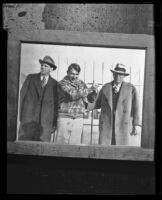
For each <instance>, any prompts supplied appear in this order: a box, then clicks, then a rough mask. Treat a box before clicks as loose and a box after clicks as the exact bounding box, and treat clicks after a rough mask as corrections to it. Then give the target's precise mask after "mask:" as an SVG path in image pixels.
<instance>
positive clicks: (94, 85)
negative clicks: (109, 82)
mask: <svg viewBox="0 0 162 200" xmlns="http://www.w3.org/2000/svg"><path fill="white" fill-rule="evenodd" d="M98 87H99V85H98V84H97V83H93V84H92V86H91V89H92V90H94V91H95V92H96V93H98Z"/></svg>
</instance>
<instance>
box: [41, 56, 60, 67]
mask: <svg viewBox="0 0 162 200" xmlns="http://www.w3.org/2000/svg"><path fill="white" fill-rule="evenodd" d="M39 62H40V64H43V63H45V64H48V65H50V67H52V68H53V70H55V69H56V68H57V66H56V65H55V62H54V60H53V59H52V58H51V57H50V56H45V57H44V58H43V60H42V59H39Z"/></svg>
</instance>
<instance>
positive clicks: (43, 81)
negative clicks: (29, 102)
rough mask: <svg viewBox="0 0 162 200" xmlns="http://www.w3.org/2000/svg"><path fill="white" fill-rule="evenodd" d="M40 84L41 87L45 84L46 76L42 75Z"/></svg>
mask: <svg viewBox="0 0 162 200" xmlns="http://www.w3.org/2000/svg"><path fill="white" fill-rule="evenodd" d="M41 85H42V88H43V87H44V86H45V85H46V78H45V76H43V79H42V80H41Z"/></svg>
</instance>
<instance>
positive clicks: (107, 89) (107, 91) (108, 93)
mask: <svg viewBox="0 0 162 200" xmlns="http://www.w3.org/2000/svg"><path fill="white" fill-rule="evenodd" d="M104 93H105V96H106V98H107V100H108V104H109V106H110V108H111V110H112V82H111V83H108V84H107V87H105V89H104Z"/></svg>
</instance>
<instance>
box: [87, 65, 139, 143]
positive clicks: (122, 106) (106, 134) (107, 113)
mask: <svg viewBox="0 0 162 200" xmlns="http://www.w3.org/2000/svg"><path fill="white" fill-rule="evenodd" d="M111 72H112V73H113V79H114V80H113V81H112V82H110V83H106V84H105V85H104V86H103V87H102V89H101V90H100V92H99V95H98V97H97V100H96V102H95V104H94V105H93V106H92V107H91V109H92V108H93V109H100V108H101V115H100V119H99V132H100V133H99V144H102V145H129V144H130V136H133V135H136V134H137V132H138V131H139V129H140V128H139V127H140V126H141V122H140V121H141V120H140V117H139V98H138V94H137V90H136V88H135V86H134V85H132V84H131V83H127V82H124V78H125V77H126V76H128V75H129V74H128V73H126V67H125V66H124V65H123V64H117V65H116V66H115V68H114V70H111Z"/></svg>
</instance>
